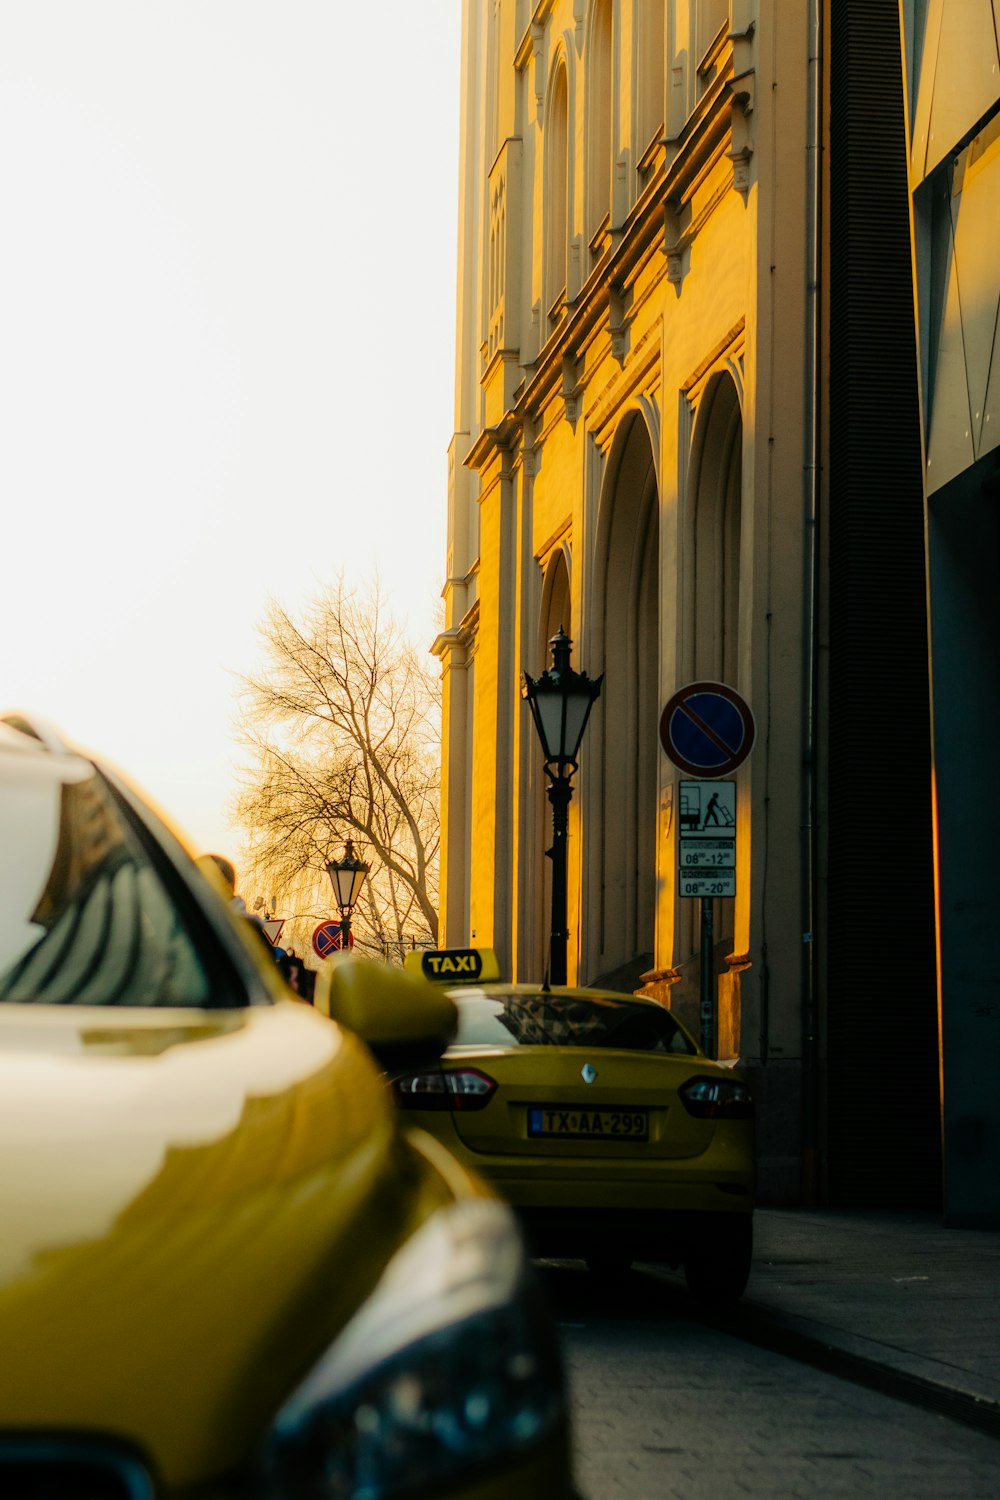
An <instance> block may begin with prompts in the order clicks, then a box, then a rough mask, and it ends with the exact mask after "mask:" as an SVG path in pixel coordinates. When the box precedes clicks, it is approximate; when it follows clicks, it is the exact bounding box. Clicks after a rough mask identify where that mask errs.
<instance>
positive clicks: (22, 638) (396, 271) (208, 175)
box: [0, 0, 460, 852]
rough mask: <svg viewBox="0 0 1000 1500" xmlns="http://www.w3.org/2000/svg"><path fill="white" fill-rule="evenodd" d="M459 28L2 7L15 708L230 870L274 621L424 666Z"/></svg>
mask: <svg viewBox="0 0 1000 1500" xmlns="http://www.w3.org/2000/svg"><path fill="white" fill-rule="evenodd" d="M459 32H460V0H419V3H417V0H383V3H381V4H374V3H365V4H361V5H353V4H347V3H344V0H0V224H2V227H0V538H2V542H0V546H2V554H0V555H2V557H3V565H2V573H0V709H3V708H14V707H17V708H26V709H29V710H32V711H33V712H35V713H40V714H43V715H45V716H46V717H48V718H50V719H53V720H55V721H56V723H57V724H58V725H59V727H60V728H62V729H63V730H64V731H65V732H66V733H67V734H68V735H69V736H70V737H71V738H73V739H76V740H78V741H79V742H80V743H82V744H84V745H86V746H88V747H89V748H91V749H92V750H94V751H95V752H97V753H99V754H102V755H104V756H106V757H108V758H110V759H111V760H113V761H115V762H116V763H118V764H119V765H120V766H122V768H123V769H124V770H126V771H127V772H128V773H129V774H130V775H131V776H132V778H133V779H134V780H135V781H137V782H138V783H139V784H140V786H142V787H144V788H145V789H146V790H147V791H148V792H149V793H151V794H152V796H153V797H154V798H155V799H156V800H157V801H158V802H159V803H160V804H161V805H162V806H163V807H164V808H166V810H167V811H168V812H169V813H170V814H171V815H172V817H173V818H174V819H175V821H176V822H177V823H179V825H180V826H181V827H182V828H183V829H184V830H186V831H187V832H188V833H189V834H190V836H191V837H192V839H193V841H194V843H195V844H196V845H198V846H199V847H201V848H206V847H209V848H220V849H223V850H227V851H229V852H234V851H235V849H236V848H237V847H238V842H239V839H238V835H237V834H236V833H235V831H234V830H232V829H231V828H230V826H229V822H228V818H227V813H226V805H227V803H228V801H229V799H230V798H231V796H232V793H233V790H234V778H233V770H234V767H235V765H236V764H237V763H238V761H239V760H240V757H241V754H242V752H241V751H240V750H239V748H238V746H237V745H236V743H235V740H234V736H233V721H234V716H235V711H236V691H237V688H236V682H235V674H236V673H239V672H247V671H252V670H253V669H254V668H255V667H256V666H258V665H259V663H260V661H261V645H260V640H259V637H258V634H257V625H258V623H259V622H260V620H261V618H262V616H263V613H264V610H265V607H266V604H267V600H268V597H269V596H273V597H275V598H277V599H279V600H280V601H281V603H282V604H284V605H285V606H286V607H288V608H291V609H292V610H294V609H295V608H296V607H297V606H298V604H299V603H300V602H302V603H304V602H305V601H306V600H307V599H308V598H309V597H310V596H311V595H314V594H316V593H318V592H320V591H321V590H322V589H323V587H324V586H325V585H326V584H327V583H328V582H330V581H332V579H333V578H334V577H335V575H336V574H337V572H338V570H341V569H343V570H344V572H345V575H346V577H347V578H348V579H349V580H350V579H355V578H356V579H359V580H361V581H362V582H364V581H367V580H368V579H370V578H371V576H372V574H373V571H374V570H375V568H376V567H377V569H378V571H379V574H380V576H381V580H382V584H383V589H384V592H385V593H386V595H387V596H388V597H389V598H390V600H391V602H392V604H393V607H394V609H395V612H396V614H397V616H398V617H399V618H400V619H401V620H403V621H405V622H407V623H408V625H409V628H410V630H411V632H412V633H413V634H414V635H415V636H416V637H417V638H418V639H420V640H426V642H427V644H428V645H429V644H430V641H431V640H432V639H433V636H434V634H435V632H436V629H437V623H436V622H437V608H438V603H439V595H440V590H441V586H442V583H443V579H444V568H445V541H446V536H445V533H446V497H447V467H446V454H447V446H448V442H449V440H450V437H451V429H452V426H453V389H454V386H453V369H454V322H455V318H454V310H455V244H456V215H457V172H458V165H457V163H458V85H459V40H460V37H459Z"/></svg>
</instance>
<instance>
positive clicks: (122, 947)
mask: <svg viewBox="0 0 1000 1500" xmlns="http://www.w3.org/2000/svg"><path fill="white" fill-rule="evenodd" d="M0 828H2V829H3V846H4V847H3V869H2V873H0V1001H7V1002H10V1003H18V1004H26V1003H40V1004H50V1005H51V1004H54V1005H66V1004H77V1005H128V1006H132V1005H141V1006H169V1005H180V1006H207V1005H210V1004H219V1003H220V997H219V995H218V994H217V993H216V994H215V995H214V996H213V994H212V991H213V986H212V985H211V984H210V982H209V978H208V974H207V972H206V965H205V961H204V957H203V953H202V952H201V951H200V950H199V946H198V945H196V942H195V940H194V938H193V936H192V934H191V931H190V930H189V924H188V922H186V920H185V918H184V915H183V912H182V910H181V909H180V907H181V906H183V899H182V900H181V902H180V904H179V903H178V900H177V894H178V893H176V892H173V891H172V890H171V888H170V882H169V878H168V876H167V875H166V872H165V871H164V870H161V869H159V868H158V867H157V866H156V864H155V863H154V859H153V856H152V854H151V852H150V850H149V849H148V848H147V846H146V844H145V842H144V841H143V840H142V839H141V838H140V837H139V835H138V833H137V832H136V830H135V829H134V828H133V827H132V826H131V824H130V821H129V819H128V818H127V817H126V816H125V814H124V813H123V811H122V809H121V807H120V806H119V804H118V802H117V800H116V798H115V797H114V795H113V794H112V792H111V789H110V788H109V786H108V785H107V783H106V782H105V780H104V778H103V777H102V776H101V775H100V774H99V773H98V772H97V771H95V770H94V768H93V767H90V766H89V765H87V763H86V762H83V761H79V760H74V761H71V762H69V763H67V764H65V765H53V764H46V765H42V764H35V765H26V764H19V765H17V766H16V768H15V772H14V774H8V775H5V776H3V777H2V778H0ZM230 1003H232V1001H230ZM236 1003H244V1004H245V1003H246V1002H245V999H244V1000H242V1002H241V1001H237V1002H236Z"/></svg>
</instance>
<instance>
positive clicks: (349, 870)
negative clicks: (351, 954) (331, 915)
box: [326, 839, 368, 952]
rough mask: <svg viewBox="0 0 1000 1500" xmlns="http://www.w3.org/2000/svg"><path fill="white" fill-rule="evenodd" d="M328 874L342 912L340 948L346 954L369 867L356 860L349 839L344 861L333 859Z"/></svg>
mask: <svg viewBox="0 0 1000 1500" xmlns="http://www.w3.org/2000/svg"><path fill="white" fill-rule="evenodd" d="M326 873H327V874H328V875H329V877H330V884H331V885H332V886H333V895H334V899H335V900H336V903H337V910H338V911H339V912H340V946H341V948H342V949H343V950H344V951H345V952H346V950H347V948H348V947H349V946H350V941H351V912H352V911H353V910H354V907H355V906H356V905H357V903H358V898H359V896H360V895H361V887H362V886H363V885H364V883H365V876H366V875H367V874H368V866H367V865H366V864H365V862H364V860H363V859H356V858H355V854H354V845H353V844H352V842H351V840H350V839H347V841H346V842H345V844H344V857H343V859H331V860H330V862H329V863H328V865H327V867H326Z"/></svg>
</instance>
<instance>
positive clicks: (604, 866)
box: [585, 408, 660, 989]
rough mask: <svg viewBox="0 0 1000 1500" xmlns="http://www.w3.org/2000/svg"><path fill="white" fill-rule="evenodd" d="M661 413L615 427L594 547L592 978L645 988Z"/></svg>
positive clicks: (654, 764) (651, 891)
mask: <svg viewBox="0 0 1000 1500" xmlns="http://www.w3.org/2000/svg"><path fill="white" fill-rule="evenodd" d="M650 417H651V413H649V412H647V411H646V410H645V408H643V409H639V410H634V411H631V412H629V413H628V414H627V415H626V416H625V417H624V418H623V420H622V421H621V423H620V424H619V427H618V429H617V431H616V433H615V436H614V439H613V441H612V444H611V448H610V451H609V454H608V461H607V465H606V469H605V475H604V482H603V485H602V487H601V497H600V503H599V507H598V525H597V543H596V549H595V587H594V595H593V598H594V615H595V620H594V625H595V631H594V634H595V637H596V640H595V644H599V651H598V652H597V653H596V654H597V656H598V659H599V660H600V661H601V663H602V667H603V671H604V688H603V692H602V695H601V699H600V700H599V704H598V707H599V708H600V715H599V718H597V722H596V723H593V724H592V727H591V729H590V731H589V734H590V736H591V739H590V745H589V746H588V753H590V754H594V758H595V761H596V762H597V764H596V766H595V768H594V770H595V775H594V779H593V782H592V787H593V792H594V794H595V795H594V796H593V799H592V803H591V806H592V808H593V811H594V815H595V817H594V822H595V825H596V826H595V836H593V837H588V841H587V844H588V850H587V854H588V867H589V871H590V888H589V899H588V902H587V910H588V923H587V927H588V931H587V933H586V935H585V936H586V940H587V941H586V947H585V955H586V968H587V973H588V975H589V982H590V983H604V984H608V985H611V986H613V987H615V988H624V989H637V988H638V987H639V983H640V976H641V975H642V974H643V973H644V972H645V971H646V970H647V969H649V968H651V967H652V964H653V957H654V951H655V940H656V904H657V876H656V836H657V770H658V757H659V748H658V739H657V730H658V722H659V696H660V664H659V637H660V624H659V622H660V601H659V590H660V525H659V488H658V483H657V472H656V457H655V453H656V448H657V447H658V442H659V438H658V433H657V432H656V424H655V422H653V423H651V422H650V420H649V419H650ZM651 428H652V430H651ZM595 717H596V714H595ZM595 751H596V754H595Z"/></svg>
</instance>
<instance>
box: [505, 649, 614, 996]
mask: <svg viewBox="0 0 1000 1500" xmlns="http://www.w3.org/2000/svg"><path fill="white" fill-rule="evenodd" d="M549 644H550V646H551V647H552V665H551V667H550V668H549V669H548V671H547V672H543V673H542V675H541V677H529V676H528V674H527V672H522V673H521V696H522V698H527V700H528V707H529V708H530V709H531V717H532V719H533V720H534V724H535V729H536V731H537V733H538V738H539V740H540V742H541V746H542V754H543V755H544V757H545V774H546V776H547V777H548V778H549V784H548V788H547V790H548V798H549V801H550V802H551V803H552V848H551V849H546V851H545V853H546V855H547V856H548V858H549V859H551V861H552V934H551V937H550V939H549V980H550V982H551V983H552V984H565V983H566V944H567V940H568V938H569V929H568V928H567V926H566V853H567V840H568V838H569V804H570V800H571V798H572V796H573V785H572V776H573V772H574V771H575V770H576V765H577V762H576V757H577V754H578V753H579V749H580V741H581V740H582V739H583V731H584V730H585V729H586V727H587V720H588V718H589V717H590V710H591V709H592V708H593V706H594V702H595V700H596V699H597V697H598V696H599V694H600V691H601V683H602V682H603V681H604V674H603V673H602V674H601V676H600V677H598V678H597V679H596V680H595V679H593V678H591V677H588V676H587V674H586V672H574V670H573V668H572V667H571V666H570V664H569V651H570V647H571V646H572V644H573V642H572V641H571V640H570V638H569V636H568V635H567V634H566V632H565V631H564V630H563V628H562V626H561V625H560V627H559V629H558V631H557V632H556V634H555V635H554V636H553V637H552V640H551V641H550V642H549Z"/></svg>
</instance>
